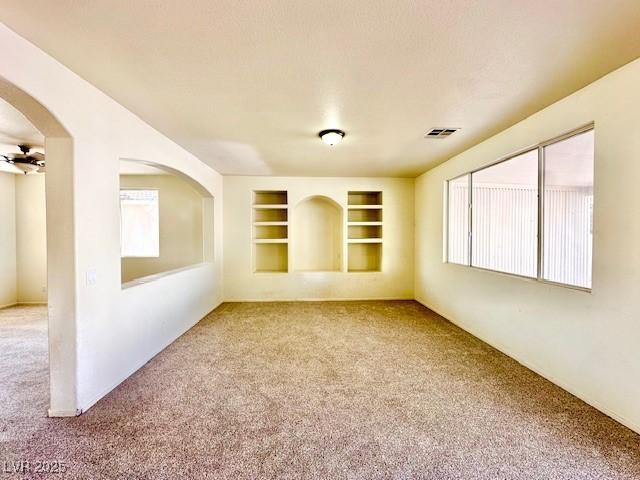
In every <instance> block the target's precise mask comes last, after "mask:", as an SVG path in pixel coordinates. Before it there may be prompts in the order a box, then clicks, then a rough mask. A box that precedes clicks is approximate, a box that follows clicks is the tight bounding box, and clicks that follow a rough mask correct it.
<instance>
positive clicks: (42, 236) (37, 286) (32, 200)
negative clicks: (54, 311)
mask: <svg viewBox="0 0 640 480" xmlns="http://www.w3.org/2000/svg"><path fill="white" fill-rule="evenodd" d="M44 182H45V176H44V175H15V174H12V173H4V172H0V201H1V203H0V204H1V205H2V209H1V210H0V222H1V223H0V225H1V226H2V230H1V231H0V248H1V249H2V255H0V306H5V305H13V304H15V303H46V301H47V227H46V210H45V198H44V197H45V187H44Z"/></svg>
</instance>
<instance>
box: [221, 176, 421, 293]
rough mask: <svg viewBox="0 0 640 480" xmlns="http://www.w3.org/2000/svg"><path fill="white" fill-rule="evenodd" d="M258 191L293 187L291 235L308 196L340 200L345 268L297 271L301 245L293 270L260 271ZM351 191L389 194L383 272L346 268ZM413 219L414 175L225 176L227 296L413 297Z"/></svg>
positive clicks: (385, 198) (291, 261) (385, 196)
mask: <svg viewBox="0 0 640 480" xmlns="http://www.w3.org/2000/svg"><path fill="white" fill-rule="evenodd" d="M254 190H287V191H288V196H289V198H288V206H289V237H290V238H292V233H293V232H294V230H295V228H296V227H294V225H293V224H292V222H293V221H294V220H295V215H294V214H293V212H294V209H295V207H296V206H297V205H298V204H299V203H300V202H301V201H302V200H304V199H305V198H308V197H312V196H316V195H318V196H326V197H328V198H330V199H332V200H333V201H334V202H336V203H337V204H338V205H339V206H340V207H341V208H342V209H343V213H344V215H343V218H344V224H343V230H342V231H343V232H344V237H343V238H344V242H345V243H344V247H343V255H342V262H343V265H342V269H341V271H338V272H303V271H295V270H294V269H295V265H296V262H295V260H294V258H293V254H294V252H296V251H298V249H297V248H295V247H291V248H290V249H289V252H290V253H289V255H290V257H289V269H290V271H289V273H254V271H253V265H252V254H253V253H252V207H251V205H252V200H253V198H252V192H253V191H254ZM349 190H371V191H377V190H380V191H382V192H383V206H384V213H383V215H384V218H383V224H384V225H383V255H382V272H357V273H347V272H346V261H347V246H346V234H347V228H346V208H347V192H348V191H349ZM413 220H414V216H413V179H398V178H304V177H236V176H229V177H225V199H224V239H225V240H224V241H225V299H226V300H230V301H239V300H292V299H296V300H300V299H317V300H319V299H363V298H413ZM292 240H295V238H292ZM302 265H304V263H303V264H302Z"/></svg>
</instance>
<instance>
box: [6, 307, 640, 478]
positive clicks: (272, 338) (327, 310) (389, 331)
mask: <svg viewBox="0 0 640 480" xmlns="http://www.w3.org/2000/svg"><path fill="white" fill-rule="evenodd" d="M45 314H46V313H45V310H44V309H43V308H42V307H27V308H24V307H22V308H10V309H5V310H0V479H3V478H18V477H19V476H16V475H11V474H6V473H5V474H3V473H1V469H2V465H3V463H2V462H6V461H9V462H11V461H17V460H21V459H22V460H28V461H31V462H35V461H37V460H48V461H55V460H57V461H62V462H65V464H66V468H67V473H65V474H64V475H50V476H49V477H48V478H82V479H101V478H123V479H124V478H126V479H133V478H145V479H175V478H194V479H200V478H229V479H244V478H318V479H328V478H331V479H334V478H335V479H340V478H345V479H351V478H353V479H375V478H431V479H443V480H448V479H466V480H468V479H526V480H536V479H549V480H551V479H553V480H561V479H616V480H622V479H636V480H637V479H640V436H638V435H637V434H635V433H633V432H632V431H630V430H628V429H626V428H624V427H623V426H621V425H619V424H618V423H616V422H615V421H613V420H611V419H610V418H608V417H606V416H605V415H603V414H601V413H599V412H598V411H596V410H594V409H593V408H591V407H589V406H588V405H586V404H585V403H583V402H582V401H580V400H578V399H576V398H575V397H573V396H571V395H570V394H568V393H566V392H564V391H563V390H561V389H560V388H558V387H556V386H554V385H553V384H551V383H549V382H548V381H546V380H544V379H543V378H541V377H539V376H538V375H536V374H534V373H532V372H531V371H529V370H527V369H525V368H524V367H522V366H520V365H519V364H518V363H516V362H515V361H513V360H511V359H510V358H508V357H506V356H504V355H502V354H500V353H499V352H497V351H496V350H494V349H492V348H491V347H489V346H487V345H486V344H484V343H482V342H481V341H479V340H477V339H476V338H474V337H472V336H471V335H468V334H467V333H465V332H463V331H462V330H460V329H458V328H456V327H455V326H453V325H452V324H450V323H448V322H447V321H445V320H444V319H442V318H441V317H439V316H438V315H436V314H434V313H433V312H431V311H429V310H427V309H425V308H423V307H422V306H420V305H419V304H417V303H415V302H347V303H337V302H336V303H255V304H224V305H222V306H221V307H220V308H218V309H217V310H216V311H215V312H213V313H211V314H210V315H209V316H207V317H206V318H205V319H203V320H202V321H201V322H200V323H199V324H198V325H197V326H196V327H194V328H193V329H192V330H190V331H189V332H188V333H186V334H185V335H184V336H183V337H181V338H180V339H179V340H178V341H176V342H175V343H174V344H172V345H171V346H170V347H169V348H167V349H166V350H165V351H163V352H162V353H161V354H160V355H158V356H157V357H156V358H154V359H153V360H152V361H150V362H149V363H148V364H147V365H146V366H145V367H144V368H142V369H141V370H139V371H138V372H137V373H136V374H135V375H133V376H132V377H131V378H129V379H128V380H127V381H126V382H125V383H124V384H122V385H121V386H119V387H118V388H117V389H116V390H115V391H113V392H112V393H111V394H109V395H108V396H107V397H106V398H104V399H103V400H102V401H100V402H99V403H98V404H97V405H96V406H94V407H93V408H92V409H90V410H89V411H88V412H87V413H85V414H84V415H82V416H81V417H78V418H71V419H48V418H46V416H45V412H46V406H47V378H46V330H45V322H44V315H45Z"/></svg>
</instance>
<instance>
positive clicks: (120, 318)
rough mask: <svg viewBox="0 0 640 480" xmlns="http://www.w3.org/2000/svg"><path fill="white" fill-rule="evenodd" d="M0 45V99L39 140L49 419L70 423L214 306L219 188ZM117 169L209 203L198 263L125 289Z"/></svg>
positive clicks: (142, 128) (68, 81)
mask: <svg viewBox="0 0 640 480" xmlns="http://www.w3.org/2000/svg"><path fill="white" fill-rule="evenodd" d="M0 44H1V45H2V46H3V48H0V69H1V70H2V72H3V76H2V78H0V96H2V97H3V98H4V99H6V100H7V101H9V102H10V103H12V104H13V105H15V106H16V107H17V108H19V110H20V111H22V112H23V113H25V114H26V115H27V118H28V119H29V120H30V121H31V122H32V123H33V124H34V126H35V127H36V128H38V130H40V131H41V132H42V133H43V134H44V135H45V149H46V152H47V174H46V178H47V192H46V198H47V224H48V225H49V227H50V228H48V229H47V247H48V249H49V251H50V252H53V254H49V255H48V256H47V262H48V277H49V281H48V287H49V292H48V303H49V310H48V313H49V365H50V382H49V384H50V399H51V403H50V411H49V412H50V414H51V415H54V416H64V415H76V414H78V413H79V412H82V411H85V410H86V409H87V408H89V407H91V405H93V404H94V403H95V402H97V401H98V400H99V399H100V398H102V397H103V396H104V395H106V394H107V393H108V392H109V391H110V390H112V389H113V388H114V387H115V386H117V385H118V384H119V383H120V382H122V381H123V380H124V379H125V378H127V377H128V376H129V375H131V374H132V373H133V372H134V371H136V370H137V369H138V368H140V367H141V366H142V365H144V364H145V363H146V362H148V361H149V359H150V358H152V357H153V356H155V355H157V354H158V352H160V351H161V350H162V349H163V348H165V347H166V346H167V345H169V344H170V343H171V342H172V341H173V340H175V339H176V338H177V337H179V336H180V335H182V334H183V333H184V332H185V331H187V330H188V329H189V328H191V327H192V326H193V325H194V324H195V323H197V322H198V321H199V320H200V319H202V317H203V316H204V315H206V314H207V313H208V312H210V311H211V310H212V309H213V308H215V307H216V306H217V305H219V304H220V302H221V301H222V296H223V288H222V237H221V234H222V226H221V222H222V182H223V179H222V177H221V176H220V175H219V174H218V173H217V172H216V171H215V170H213V169H211V168H210V167H208V166H206V165H205V164H204V163H203V162H201V161H200V160H199V159H198V158H196V157H195V156H193V155H192V154H190V153H189V152H187V151H185V150H184V149H183V148H181V147H180V146H178V145H177V144H176V143H175V142H173V141H171V140H169V139H168V138H166V137H164V136H163V135H162V134H160V133H159V132H158V131H157V130H155V129H153V128H151V127H150V126H149V125H148V124H146V123H144V122H143V121H141V120H140V118H139V117H137V116H136V115H133V114H132V113H131V112H129V111H128V110H126V109H125V108H124V107H122V106H121V105H119V104H118V103H116V102H115V101H114V100H113V99H112V98H110V97H109V96H107V95H105V94H104V93H103V92H101V91H99V90H98V89H96V88H95V87H94V86H92V85H91V84H89V83H88V82H86V81H84V80H82V79H81V78H80V77H78V76H77V75H75V74H74V73H73V72H71V71H70V70H69V69H67V68H66V67H64V66H63V65H62V64H60V63H59V62H57V61H56V60H54V59H53V58H51V57H50V56H48V55H47V54H46V53H44V52H43V51H42V50H40V49H38V48H37V47H36V46H34V45H33V44H32V43H30V42H28V41H26V40H25V39H23V38H21V37H20V36H18V35H17V34H15V33H14V32H13V31H11V30H10V29H8V28H7V27H6V26H4V25H1V24H0ZM16 87H17V88H16ZM120 159H129V160H137V161H141V162H154V163H156V164H159V165H161V166H163V167H166V168H169V169H173V170H175V171H178V172H181V173H182V174H184V175H186V176H187V177H190V178H193V179H194V180H195V181H196V182H197V183H198V184H199V185H200V186H201V187H202V189H203V190H206V191H207V192H208V193H209V195H210V196H211V197H215V202H214V201H213V200H212V199H211V198H209V199H207V200H212V201H211V202H207V204H208V206H207V208H211V210H214V209H215V215H209V216H207V222H208V223H209V224H210V220H209V219H210V218H214V219H215V220H214V221H215V222H217V224H216V226H215V227H216V228H215V229H214V228H211V231H213V232H215V235H216V238H215V241H214V242H213V249H214V254H213V255H208V256H207V257H206V259H207V262H204V263H201V264H199V265H197V266H195V267H193V268H189V269H182V270H181V271H179V272H174V273H172V274H170V275H166V276H163V277H162V278H159V279H156V280H153V281H149V282H146V283H143V284H140V285H136V286H133V287H131V288H126V289H123V288H122V282H121V265H120V215H119V202H118V189H119V183H120V182H119V167H120V162H119V160H120ZM209 243H211V242H209Z"/></svg>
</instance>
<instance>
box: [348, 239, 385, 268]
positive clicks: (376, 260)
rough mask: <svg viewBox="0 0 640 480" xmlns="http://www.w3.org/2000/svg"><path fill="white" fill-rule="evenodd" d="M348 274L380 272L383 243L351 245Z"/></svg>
mask: <svg viewBox="0 0 640 480" xmlns="http://www.w3.org/2000/svg"><path fill="white" fill-rule="evenodd" d="M348 254H349V258H348V260H349V261H348V268H347V271H348V272H380V271H381V270H382V243H349V252H348Z"/></svg>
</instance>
